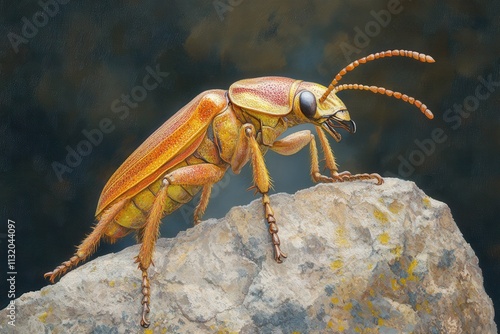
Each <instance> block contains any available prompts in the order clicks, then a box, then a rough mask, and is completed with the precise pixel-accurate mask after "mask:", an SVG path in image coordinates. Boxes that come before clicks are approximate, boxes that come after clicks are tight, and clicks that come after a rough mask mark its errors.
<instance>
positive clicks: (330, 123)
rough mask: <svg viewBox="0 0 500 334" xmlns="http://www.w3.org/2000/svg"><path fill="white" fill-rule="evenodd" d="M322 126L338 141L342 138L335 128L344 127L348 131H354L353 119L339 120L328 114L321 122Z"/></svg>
mask: <svg viewBox="0 0 500 334" xmlns="http://www.w3.org/2000/svg"><path fill="white" fill-rule="evenodd" d="M322 125H323V128H324V129H325V130H326V132H328V133H329V134H330V135H331V136H332V137H333V138H334V139H335V141H336V142H339V141H340V140H341V139H342V136H341V135H340V133H338V132H337V130H335V129H336V128H337V129H338V128H340V129H344V130H346V131H347V132H349V133H355V132H356V123H354V121H352V120H349V121H345V120H341V119H338V118H336V117H335V115H332V116H330V117H329V118H327V120H326V121H325V122H324V123H323V124H322Z"/></svg>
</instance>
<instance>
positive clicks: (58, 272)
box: [43, 255, 81, 283]
mask: <svg viewBox="0 0 500 334" xmlns="http://www.w3.org/2000/svg"><path fill="white" fill-rule="evenodd" d="M80 261H81V258H80V257H78V255H74V256H73V257H72V258H70V259H69V260H68V261H65V262H63V263H61V265H60V266H58V267H57V268H56V269H54V270H53V271H49V272H48V273H45V274H44V275H43V277H44V278H48V279H49V281H50V283H54V282H55V280H56V279H57V278H58V277H62V276H63V275H64V274H66V272H68V271H69V270H70V269H71V268H73V267H74V266H76V265H77V264H78V262H80Z"/></svg>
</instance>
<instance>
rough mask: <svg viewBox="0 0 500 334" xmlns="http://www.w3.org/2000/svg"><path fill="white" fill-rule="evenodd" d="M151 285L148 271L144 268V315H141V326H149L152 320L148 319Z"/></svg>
mask: <svg viewBox="0 0 500 334" xmlns="http://www.w3.org/2000/svg"><path fill="white" fill-rule="evenodd" d="M150 292H151V291H150V285H149V277H148V271H147V270H142V295H143V297H142V301H141V304H142V316H141V326H142V327H144V328H148V327H149V325H150V322H149V320H148V313H149V311H150V308H149V297H150Z"/></svg>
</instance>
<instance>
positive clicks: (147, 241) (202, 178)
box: [136, 163, 225, 328]
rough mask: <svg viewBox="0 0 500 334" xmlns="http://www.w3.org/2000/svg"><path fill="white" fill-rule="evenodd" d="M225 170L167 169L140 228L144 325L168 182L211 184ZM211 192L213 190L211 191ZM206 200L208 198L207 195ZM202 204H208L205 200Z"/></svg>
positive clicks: (206, 167)
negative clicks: (150, 273)
mask: <svg viewBox="0 0 500 334" xmlns="http://www.w3.org/2000/svg"><path fill="white" fill-rule="evenodd" d="M224 173H225V169H224V168H221V167H218V166H216V165H212V164H208V163H206V164H199V165H192V166H187V167H182V168H179V169H176V170H175V171H173V172H171V173H168V174H167V175H166V176H165V177H164V178H163V181H162V185H161V187H160V190H159V191H158V193H157V194H156V198H155V200H154V202H153V206H152V207H151V210H150V212H149V215H148V218H147V219H146V224H145V225H144V227H143V229H142V231H141V232H140V238H141V240H142V244H141V249H140V251H139V255H138V256H137V258H136V262H137V263H138V264H139V269H140V270H141V271H142V295H143V297H142V301H141V304H142V317H141V326H142V327H146V328H147V327H149V320H148V317H147V315H148V313H149V311H150V308H149V304H150V297H151V290H150V282H149V276H148V268H149V267H150V265H151V264H152V263H153V252H154V248H155V244H156V240H157V239H158V236H159V228H160V223H161V217H162V216H163V207H164V204H165V201H166V199H167V188H168V186H169V185H212V184H214V183H215V182H218V181H219V180H220V179H221V178H222V177H223V176H224ZM208 195H210V194H208ZM205 197H206V200H208V197H207V196H205ZM207 202H208V201H207ZM203 206H206V204H204V205H203Z"/></svg>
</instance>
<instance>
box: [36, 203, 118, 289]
mask: <svg viewBox="0 0 500 334" xmlns="http://www.w3.org/2000/svg"><path fill="white" fill-rule="evenodd" d="M126 203H127V200H125V199H124V200H121V201H119V202H117V203H116V204H113V205H111V207H110V208H109V209H108V210H106V211H105V212H104V213H103V214H102V216H101V218H100V220H99V222H98V223H97V224H96V225H95V226H94V229H93V230H92V232H91V233H90V234H89V235H88V236H87V237H86V238H85V240H83V242H82V243H81V244H80V246H78V248H77V251H76V253H75V255H74V256H73V257H71V258H70V259H69V260H68V261H66V262H63V263H62V264H61V265H60V266H58V267H57V268H55V269H54V270H53V271H50V272H48V273H46V274H44V275H43V277H44V278H48V279H49V281H50V282H51V283H54V281H55V280H56V279H57V277H58V276H63V275H64V274H65V273H66V272H68V271H69V270H70V269H71V268H73V267H75V266H76V265H77V264H78V263H80V262H82V261H85V260H86V259H87V258H88V257H89V256H90V255H92V254H93V253H94V252H95V250H96V248H97V245H98V244H99V241H100V240H101V238H102V237H103V236H104V234H105V233H106V230H107V229H108V228H109V227H110V226H111V225H112V224H113V223H114V221H113V218H114V217H115V216H116V215H117V214H118V212H120V210H121V209H122V208H123V207H124V206H125V204H126Z"/></svg>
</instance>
